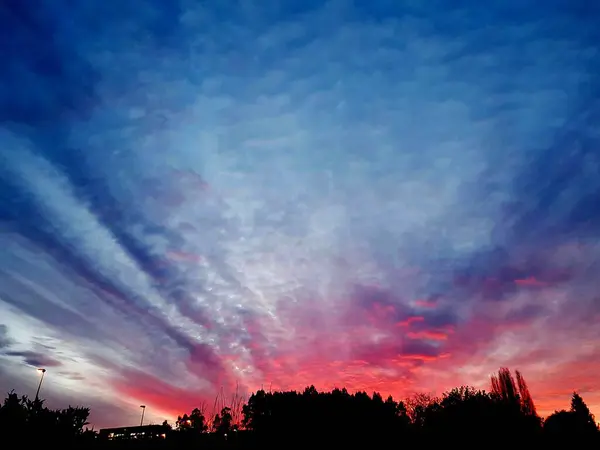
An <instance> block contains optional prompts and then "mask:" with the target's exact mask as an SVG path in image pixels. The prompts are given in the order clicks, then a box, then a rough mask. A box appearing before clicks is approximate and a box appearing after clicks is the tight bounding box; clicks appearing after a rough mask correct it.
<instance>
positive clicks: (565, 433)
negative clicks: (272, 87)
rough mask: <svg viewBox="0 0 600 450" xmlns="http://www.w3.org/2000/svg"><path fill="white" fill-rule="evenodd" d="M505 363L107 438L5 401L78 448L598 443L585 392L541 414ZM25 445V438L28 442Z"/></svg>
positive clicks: (2, 425) (66, 415) (23, 400)
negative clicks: (466, 374) (484, 376)
mask: <svg viewBox="0 0 600 450" xmlns="http://www.w3.org/2000/svg"><path fill="white" fill-rule="evenodd" d="M515 375H516V376H515V378H513V376H512V374H511V373H510V371H509V370H508V369H500V371H499V372H498V374H496V375H494V376H492V379H491V390H490V392H486V391H483V390H477V389H474V388H472V387H468V386H462V387H460V388H455V389H453V390H451V391H449V392H446V393H445V394H443V395H442V396H441V397H439V398H438V397H430V396H427V395H424V394H420V395H415V396H414V397H412V398H410V399H408V400H407V401H406V402H403V401H400V402H397V401H395V400H394V399H393V398H392V397H388V398H387V399H385V400H384V399H383V398H382V397H381V395H380V394H378V393H373V394H372V395H368V394H367V393H365V392H356V393H349V392H348V391H346V389H334V390H333V391H330V392H319V391H317V389H316V388H315V387H314V386H310V387H307V388H306V389H305V390H304V391H302V392H296V391H288V392H266V391H264V390H259V391H257V392H255V393H254V394H252V395H251V396H250V398H249V399H248V401H247V402H246V403H245V404H244V405H243V406H242V407H241V411H240V414H237V412H234V411H232V409H231V408H230V407H227V406H223V407H222V408H221V409H220V410H218V413H216V414H213V415H209V416H208V418H207V417H206V416H205V413H204V412H203V411H204V408H203V407H202V408H196V409H194V410H193V411H191V412H190V413H186V414H183V415H182V416H179V417H178V418H177V421H176V423H175V427H174V428H171V426H170V425H169V424H168V423H166V422H165V423H163V424H162V426H154V427H158V428H159V429H160V432H159V433H160V434H159V435H158V436H154V437H153V438H138V439H125V440H108V439H102V438H99V437H98V436H97V434H96V433H95V432H94V431H92V430H88V429H84V427H85V425H86V424H87V423H86V420H87V417H88V414H89V409H87V408H73V407H69V408H67V409H64V410H50V409H48V408H46V407H45V406H44V405H43V401H40V400H29V399H28V398H27V397H18V396H17V395H16V394H14V393H10V394H9V395H8V397H7V398H6V400H5V401H4V404H3V405H2V406H1V407H0V431H2V433H3V435H4V436H19V437H24V439H23V440H21V441H20V442H21V443H24V444H26V443H27V444H28V443H29V442H30V441H33V440H35V439H36V437H37V438H38V442H39V443H42V442H43V444H44V445H47V444H49V443H54V442H55V443H57V444H60V446H61V447H63V448H64V447H69V446H70V445H73V446H74V447H73V448H97V449H102V448H114V449H119V448H124V449H125V448H126V449H134V448H135V449H137V448H139V449H171V448H209V449H217V448H229V449H234V448H239V449H246V448H262V449H265V448H282V447H286V446H293V447H296V446H300V445H302V446H306V445H311V446H319V447H322V448H328V447H333V448H341V447H343V446H357V445H368V446H370V447H374V448H376V447H378V446H383V445H385V446H386V447H401V446H402V445H409V444H411V443H413V442H417V441H418V442H421V443H456V444H480V445H496V444H504V445H512V444H520V443H528V444H536V443H537V444H543V443H555V442H556V439H557V437H558V438H564V439H566V440H570V441H571V442H573V441H575V440H579V441H581V440H584V441H585V442H587V443H589V444H592V445H597V444H598V443H600V432H599V430H598V426H597V425H596V423H595V420H594V416H593V415H592V414H591V413H590V410H589V409H588V407H587V405H586V404H585V402H584V401H583V399H582V398H581V396H580V395H578V394H577V393H574V394H573V397H572V400H571V408H570V410H569V411H565V410H563V411H557V412H555V413H554V414H552V415H551V416H550V417H548V418H547V419H546V420H545V421H543V420H542V419H541V418H540V417H539V416H538V415H537V413H536V409H535V406H534V403H533V399H532V397H531V394H530V393H529V390H528V388H527V383H526V382H525V380H524V378H523V376H522V375H521V374H520V373H519V372H516V373H515ZM24 446H25V445H24Z"/></svg>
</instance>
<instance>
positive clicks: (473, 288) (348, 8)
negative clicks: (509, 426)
mask: <svg viewBox="0 0 600 450" xmlns="http://www.w3.org/2000/svg"><path fill="white" fill-rule="evenodd" d="M126 3H127V2H122V3H121V4H119V5H118V6H117V5H116V4H115V5H114V9H113V10H111V11H109V10H104V9H102V8H100V7H99V6H98V5H95V7H94V8H90V7H86V6H82V5H78V6H75V7H73V6H71V5H67V2H66V1H61V0H56V1H54V2H52V5H51V6H48V5H47V6H44V7H40V8H38V9H36V10H35V11H27V10H25V7H22V8H23V9H21V7H19V6H12V7H9V6H0V12H2V14H1V15H0V24H2V25H3V26H4V28H5V29H8V30H10V33H11V35H12V36H13V37H14V39H13V40H14V46H13V47H11V49H10V53H9V54H8V55H7V56H6V57H5V61H4V63H5V66H6V67H7V70H5V71H4V73H3V74H1V75H0V77H1V78H0V81H1V83H0V86H4V88H3V91H2V98H4V99H6V101H4V102H3V105H4V106H1V105H0V112H2V118H3V122H2V124H0V247H1V248H2V252H0V360H1V361H2V367H1V368H0V388H1V389H4V390H5V391H7V390H10V389H13V388H14V389H15V390H16V391H17V392H19V393H20V394H21V393H22V394H30V395H31V393H32V392H33V393H35V389H36V388H37V383H38V381H39V377H36V376H35V374H34V373H33V371H32V370H31V369H32V367H34V368H46V369H47V373H46V374H45V378H44V383H43V386H42V387H41V392H40V396H41V397H42V398H47V399H48V402H49V404H50V405H59V406H62V405H66V404H69V403H71V404H81V405H85V406H90V407H91V409H92V416H91V422H92V423H93V424H94V425H96V426H97V427H100V426H102V427H104V426H118V425H127V424H130V423H131V424H135V423H138V422H139V405H146V406H147V407H148V408H147V411H146V416H145V418H144V421H145V422H147V423H151V422H156V423H158V422H161V421H162V420H164V419H168V420H170V421H172V420H173V416H176V415H177V414H182V413H186V412H189V411H191V409H193V408H194V407H195V406H198V404H199V403H201V402H207V403H209V404H210V403H211V402H212V400H214V398H215V396H217V395H218V394H219V393H220V392H223V393H224V395H226V396H230V395H232V394H233V393H234V392H236V389H237V390H238V392H240V393H241V394H247V393H249V392H252V391H255V390H257V389H260V388H261V386H271V387H272V388H273V389H303V388H304V387H306V386H308V385H315V387H316V388H317V389H319V390H323V389H331V388H333V387H339V388H342V387H346V388H347V389H348V390H349V391H355V390H365V391H367V392H368V393H372V392H373V391H378V392H380V393H381V394H382V395H384V396H387V395H388V394H391V395H393V396H394V398H396V399H401V398H403V397H406V396H409V395H411V394H412V393H414V392H431V393H435V394H441V393H442V392H443V391H446V390H448V389H451V388H453V387H456V386H459V385H461V384H469V385H473V386H475V387H477V388H485V389H488V388H489V376H490V375H491V374H492V373H494V372H496V371H497V370H498V368H499V367H509V368H510V369H512V370H515V369H516V370H519V371H521V372H522V373H523V375H524V376H525V378H526V379H527V382H528V384H529V389H530V391H531V393H532V396H533V399H534V401H535V403H536V406H537V410H538V412H539V413H540V414H542V415H547V414H550V413H552V412H553V411H554V410H555V409H563V408H568V406H569V402H570V395H571V393H572V392H573V391H578V392H579V393H581V395H582V396H583V398H584V400H585V401H586V403H587V404H588V406H589V407H590V409H591V410H592V412H595V413H598V414H600V381H598V379H597V377H595V374H597V373H598V370H599V369H600V345H599V343H600V327H598V326H597V324H598V323H600V302H599V300H598V292H600V289H599V288H600V280H598V277H597V276H596V274H597V272H598V269H599V268H600V266H599V262H600V239H599V238H600V231H599V230H600V213H599V211H598V208H597V205H598V204H600V198H599V197H600V194H599V193H600V176H599V173H598V170H599V169H598V167H600V152H599V151H598V150H597V149H598V148H599V146H600V139H599V136H598V133H597V123H598V122H599V120H600V101H599V97H598V95H597V92H599V90H598V87H599V86H598V80H597V77H596V75H595V74H596V73H598V70H599V69H600V49H599V48H598V42H600V36H599V32H598V30H597V26H596V22H597V21H596V20H595V18H597V17H600V10H597V9H594V7H589V8H591V9H589V10H585V8H584V7H583V4H584V2H583V1H582V2H578V1H575V2H570V3H568V4H567V3H566V2H561V1H552V2H548V4H546V5H545V6H544V8H543V9H542V8H537V7H535V4H534V3H533V2H523V1H519V2H517V1H516V0H515V1H513V0H509V1H500V0H498V1H493V2H491V3H490V4H487V5H485V6H484V5H481V6H477V5H470V4H468V3H470V2H458V3H455V4H454V3H453V5H454V6H453V7H452V8H448V7H447V5H446V7H445V8H442V5H444V3H443V2H437V1H433V2H428V4H427V6H423V5H422V6H419V5H417V4H416V3H418V2H404V3H403V2H400V4H394V5H395V6H392V2H387V1H383V0H381V1H375V2H374V4H371V5H370V6H368V7H367V6H365V5H362V4H360V2H354V3H352V2H347V1H344V0H333V1H330V2H327V3H320V2H315V1H310V2H307V3H306V4H304V3H302V4H301V2H295V1H290V2H284V3H286V7H282V6H281V4H280V3H278V2H270V1H269V2H266V3H265V2H255V3H256V4H253V3H252V2H243V3H241V2H240V3H239V4H237V3H235V4H234V3H233V2H231V5H230V6H227V7H224V6H218V7H217V6H214V7H202V6H197V5H193V4H192V3H193V2H188V1H184V0H181V1H173V2H171V3H170V4H169V5H166V4H163V3H164V2H159V1H150V2H148V3H147V6H146V7H145V9H138V10H135V11H134V10H132V9H130V8H128V7H127V5H126ZM259 3H260V4H261V5H262V6H259ZM463 3H464V5H463ZM529 3H531V4H529ZM563 3H564V4H563ZM580 3H581V4H580ZM588 6H589V5H588ZM5 22H6V23H5Z"/></svg>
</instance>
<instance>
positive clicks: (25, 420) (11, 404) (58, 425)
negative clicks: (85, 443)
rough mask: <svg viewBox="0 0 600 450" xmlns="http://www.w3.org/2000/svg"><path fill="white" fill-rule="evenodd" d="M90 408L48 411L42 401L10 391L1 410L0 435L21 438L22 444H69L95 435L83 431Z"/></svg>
mask: <svg viewBox="0 0 600 450" xmlns="http://www.w3.org/2000/svg"><path fill="white" fill-rule="evenodd" d="M89 414H90V410H89V408H82V407H72V406H69V407H68V408H66V409H57V410H51V409H49V408H47V407H46V406H45V405H44V400H40V399H38V398H36V399H34V400H31V399H29V398H28V397H27V396H25V395H24V396H22V397H19V396H18V395H17V394H16V393H14V392H10V393H9V394H8V395H7V396H6V398H5V399H4V402H3V404H2V406H1V407H0V432H1V433H3V434H6V433H8V434H10V435H20V436H21V437H22V439H23V440H25V441H32V442H35V441H37V440H44V441H46V442H53V441H60V442H69V441H75V440H79V439H80V438H82V437H89V436H90V435H92V434H95V432H94V431H93V430H88V429H85V430H84V427H85V425H87V424H88V422H87V419H88V417H89Z"/></svg>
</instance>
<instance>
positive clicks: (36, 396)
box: [35, 369, 46, 401]
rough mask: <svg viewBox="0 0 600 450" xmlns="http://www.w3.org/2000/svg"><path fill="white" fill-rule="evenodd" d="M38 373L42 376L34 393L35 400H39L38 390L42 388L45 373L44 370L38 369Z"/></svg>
mask: <svg viewBox="0 0 600 450" xmlns="http://www.w3.org/2000/svg"><path fill="white" fill-rule="evenodd" d="M38 372H40V373H41V374H42V376H41V377H40V384H38V388H37V391H36V393H35V400H36V401H37V400H39V395H40V388H41V387H42V381H44V374H45V373H46V369H38Z"/></svg>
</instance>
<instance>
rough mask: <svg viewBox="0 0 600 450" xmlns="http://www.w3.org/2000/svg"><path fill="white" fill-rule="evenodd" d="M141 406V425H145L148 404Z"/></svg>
mask: <svg viewBox="0 0 600 450" xmlns="http://www.w3.org/2000/svg"><path fill="white" fill-rule="evenodd" d="M140 408H142V420H140V427H141V426H142V425H144V413H145V412H146V405H140Z"/></svg>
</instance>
